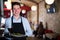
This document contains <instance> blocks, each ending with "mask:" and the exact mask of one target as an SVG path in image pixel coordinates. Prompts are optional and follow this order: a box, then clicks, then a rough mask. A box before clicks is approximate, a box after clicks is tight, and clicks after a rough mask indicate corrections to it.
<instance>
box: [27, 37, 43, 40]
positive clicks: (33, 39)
mask: <svg viewBox="0 0 60 40" xmlns="http://www.w3.org/2000/svg"><path fill="white" fill-rule="evenodd" d="M27 40H42V39H40V38H37V37H28V38H27Z"/></svg>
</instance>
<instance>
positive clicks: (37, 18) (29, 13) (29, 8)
mask: <svg viewBox="0 0 60 40" xmlns="http://www.w3.org/2000/svg"><path fill="white" fill-rule="evenodd" d="M11 2H20V5H21V9H22V16H23V17H26V18H27V19H28V21H29V23H30V26H31V28H32V30H34V31H35V30H37V27H38V25H39V24H40V22H42V23H43V28H44V29H46V31H48V32H53V33H57V34H60V0H0V18H1V19H0V22H1V26H0V27H4V24H5V20H6V18H9V17H11V16H12V15H13V14H12V10H11Z"/></svg>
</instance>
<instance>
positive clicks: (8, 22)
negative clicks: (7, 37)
mask: <svg viewBox="0 0 60 40" xmlns="http://www.w3.org/2000/svg"><path fill="white" fill-rule="evenodd" d="M13 22H14V23H20V22H21V18H19V19H18V20H16V19H15V18H14V17H13ZM11 23H12V21H11V17H10V18H7V19H6V21H5V31H4V32H9V31H8V29H7V28H11V25H12V24H11ZM22 23H23V27H24V30H25V35H27V36H32V34H33V33H32V29H31V28H30V24H29V22H28V20H27V19H26V18H24V17H22Z"/></svg>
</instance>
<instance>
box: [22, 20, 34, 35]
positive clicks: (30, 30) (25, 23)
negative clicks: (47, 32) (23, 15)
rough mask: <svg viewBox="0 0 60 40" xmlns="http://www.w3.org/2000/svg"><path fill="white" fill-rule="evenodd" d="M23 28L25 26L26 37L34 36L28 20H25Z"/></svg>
mask: <svg viewBox="0 0 60 40" xmlns="http://www.w3.org/2000/svg"><path fill="white" fill-rule="evenodd" d="M23 26H24V29H25V33H26V35H27V36H32V34H33V31H32V29H31V27H30V24H29V22H28V20H27V19H25V20H23Z"/></svg>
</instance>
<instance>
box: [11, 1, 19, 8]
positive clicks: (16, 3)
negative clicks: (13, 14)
mask: <svg viewBox="0 0 60 40" xmlns="http://www.w3.org/2000/svg"><path fill="white" fill-rule="evenodd" d="M11 4H12V9H13V6H14V5H19V6H20V3H19V2H12V3H11Z"/></svg>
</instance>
